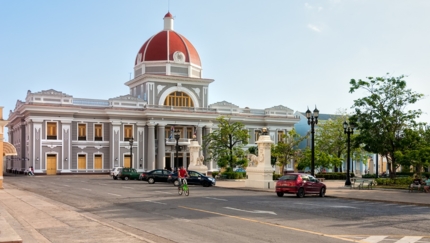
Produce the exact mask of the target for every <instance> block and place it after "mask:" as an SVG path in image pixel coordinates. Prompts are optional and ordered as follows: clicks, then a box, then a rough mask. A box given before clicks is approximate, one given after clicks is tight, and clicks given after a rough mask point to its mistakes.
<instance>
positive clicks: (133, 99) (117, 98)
mask: <svg viewBox="0 0 430 243" xmlns="http://www.w3.org/2000/svg"><path fill="white" fill-rule="evenodd" d="M113 100H130V101H138V102H144V100H143V99H141V98H137V97H134V96H132V95H129V94H128V95H121V96H117V97H115V98H110V99H109V101H113Z"/></svg>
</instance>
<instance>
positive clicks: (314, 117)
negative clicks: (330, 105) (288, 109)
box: [306, 106, 320, 176]
mask: <svg viewBox="0 0 430 243" xmlns="http://www.w3.org/2000/svg"><path fill="white" fill-rule="evenodd" d="M319 114H320V111H319V110H318V109H317V107H316V106H315V109H314V113H313V114H312V113H311V111H310V110H309V107H308V110H307V111H306V118H308V125H311V137H312V140H311V143H312V144H311V150H312V157H311V175H312V176H315V141H314V134H315V124H318V116H319Z"/></svg>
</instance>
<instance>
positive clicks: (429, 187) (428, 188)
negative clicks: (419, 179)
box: [424, 176, 430, 192]
mask: <svg viewBox="0 0 430 243" xmlns="http://www.w3.org/2000/svg"><path fill="white" fill-rule="evenodd" d="M424 182H425V183H426V185H425V186H424V191H425V192H430V179H429V176H426V179H425V181H424Z"/></svg>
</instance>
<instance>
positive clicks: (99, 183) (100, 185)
mask: <svg viewBox="0 0 430 243" xmlns="http://www.w3.org/2000/svg"><path fill="white" fill-rule="evenodd" d="M99 185H100V186H107V184H102V183H99Z"/></svg>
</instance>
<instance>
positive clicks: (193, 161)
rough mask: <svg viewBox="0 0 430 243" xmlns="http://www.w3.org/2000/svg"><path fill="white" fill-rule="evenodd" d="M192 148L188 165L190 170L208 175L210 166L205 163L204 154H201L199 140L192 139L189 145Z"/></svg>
mask: <svg viewBox="0 0 430 243" xmlns="http://www.w3.org/2000/svg"><path fill="white" fill-rule="evenodd" d="M188 148H189V149H190V165H189V166H188V170H194V171H197V172H200V173H202V174H203V175H207V173H208V167H207V166H206V165H204V164H203V159H204V158H203V156H200V148H201V146H200V145H199V142H198V141H195V140H193V141H191V144H190V145H189V146H188Z"/></svg>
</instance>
